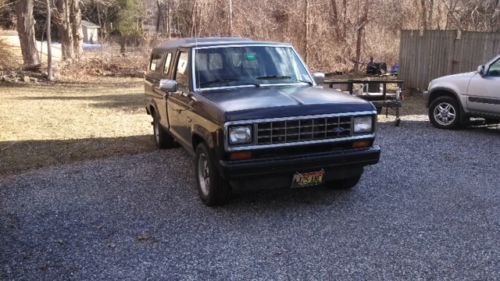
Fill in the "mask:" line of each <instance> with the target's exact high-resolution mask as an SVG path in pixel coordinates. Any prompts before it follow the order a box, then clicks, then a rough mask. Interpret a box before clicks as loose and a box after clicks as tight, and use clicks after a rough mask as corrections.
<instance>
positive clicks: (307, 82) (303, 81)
mask: <svg viewBox="0 0 500 281" xmlns="http://www.w3.org/2000/svg"><path fill="white" fill-rule="evenodd" d="M297 82H299V83H306V84H309V85H310V86H312V85H313V83H312V82H311V81H307V80H297Z"/></svg>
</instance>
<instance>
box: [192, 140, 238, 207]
mask: <svg viewBox="0 0 500 281" xmlns="http://www.w3.org/2000/svg"><path fill="white" fill-rule="evenodd" d="M194 172H195V176H196V185H197V187H198V193H199V195H200V199H201V201H202V202H203V203H204V204H205V205H207V206H218V205H224V204H225V203H227V202H228V201H229V200H230V199H231V186H230V185H229V182H228V181H226V180H225V179H223V178H222V177H221V176H220V174H219V171H218V170H217V167H216V166H215V161H214V159H212V156H211V155H210V153H209V151H208V147H207V146H206V145H205V144H204V143H200V144H198V146H197V147H196V155H195V159H194Z"/></svg>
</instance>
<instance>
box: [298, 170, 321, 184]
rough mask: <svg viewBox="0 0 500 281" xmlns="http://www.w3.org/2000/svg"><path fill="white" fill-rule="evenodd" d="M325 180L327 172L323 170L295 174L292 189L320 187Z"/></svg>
mask: <svg viewBox="0 0 500 281" xmlns="http://www.w3.org/2000/svg"><path fill="white" fill-rule="evenodd" d="M324 180H325V170H324V169H321V170H319V171H315V172H308V173H299V172H297V173H295V174H294V175H293V179H292V188H302V187H309V186H315V185H320V184H322V183H323V182H324Z"/></svg>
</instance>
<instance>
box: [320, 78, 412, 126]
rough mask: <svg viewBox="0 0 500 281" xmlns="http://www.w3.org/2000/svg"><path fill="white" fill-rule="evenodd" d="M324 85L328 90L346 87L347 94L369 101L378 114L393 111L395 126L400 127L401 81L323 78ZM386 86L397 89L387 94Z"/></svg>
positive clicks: (402, 82)
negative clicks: (340, 86)
mask: <svg viewBox="0 0 500 281" xmlns="http://www.w3.org/2000/svg"><path fill="white" fill-rule="evenodd" d="M324 84H325V85H328V86H329V87H330V88H333V87H334V85H347V92H349V94H351V95H355V96H357V97H360V98H362V99H365V100H367V101H370V102H371V103H373V105H374V106H375V107H376V108H377V112H378V113H381V112H382V109H383V108H385V109H386V112H385V114H386V116H387V115H388V114H389V109H391V110H394V111H395V115H396V122H395V125H396V126H399V125H400V123H401V118H400V112H399V110H400V108H401V107H402V99H403V96H402V89H403V84H404V81H403V80H399V79H392V78H380V77H366V78H325V81H324ZM388 84H393V85H397V87H396V88H395V89H393V91H391V92H389V91H388V86H387V85H388ZM355 85H361V86H362V87H361V88H359V87H358V88H356V87H355ZM374 89H375V90H374Z"/></svg>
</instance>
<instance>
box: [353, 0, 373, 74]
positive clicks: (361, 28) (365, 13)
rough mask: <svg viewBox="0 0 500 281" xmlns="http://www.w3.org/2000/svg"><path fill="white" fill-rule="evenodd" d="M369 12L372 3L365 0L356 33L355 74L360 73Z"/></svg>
mask: <svg viewBox="0 0 500 281" xmlns="http://www.w3.org/2000/svg"><path fill="white" fill-rule="evenodd" d="M369 10H370V1H369V0H365V3H364V5H363V12H362V13H363V14H362V15H361V17H360V19H359V21H358V26H357V31H356V58H355V62H354V72H358V71H359V64H360V62H361V44H362V40H363V35H364V30H365V26H366V24H367V23H368V11H369Z"/></svg>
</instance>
